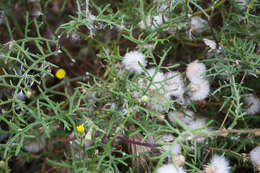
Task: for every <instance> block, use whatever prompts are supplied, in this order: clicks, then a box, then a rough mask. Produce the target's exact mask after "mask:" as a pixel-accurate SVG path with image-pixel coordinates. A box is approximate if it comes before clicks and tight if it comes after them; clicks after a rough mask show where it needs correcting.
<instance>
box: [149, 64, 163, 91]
mask: <svg viewBox="0 0 260 173" xmlns="http://www.w3.org/2000/svg"><path fill="white" fill-rule="evenodd" d="M147 72H148V75H149V77H151V78H152V77H153V75H154V74H155V72H156V71H155V69H154V68H151V69H148V70H147ZM163 80H164V74H163V73H162V72H159V71H158V72H157V73H156V74H155V76H154V78H153V80H152V83H153V84H152V85H151V86H150V89H152V90H154V89H160V88H162V87H163V85H164V84H163Z"/></svg>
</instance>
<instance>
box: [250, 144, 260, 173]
mask: <svg viewBox="0 0 260 173" xmlns="http://www.w3.org/2000/svg"><path fill="white" fill-rule="evenodd" d="M250 160H251V162H252V164H253V165H254V167H255V168H257V169H259V171H260V146H257V147H255V148H254V149H253V150H252V151H251V152H250Z"/></svg>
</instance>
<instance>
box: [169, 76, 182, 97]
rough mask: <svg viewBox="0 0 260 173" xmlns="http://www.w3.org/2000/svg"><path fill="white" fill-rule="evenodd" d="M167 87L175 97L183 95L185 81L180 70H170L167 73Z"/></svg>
mask: <svg viewBox="0 0 260 173" xmlns="http://www.w3.org/2000/svg"><path fill="white" fill-rule="evenodd" d="M165 79H166V81H165V88H166V90H167V94H168V95H170V96H175V97H180V98H182V97H183V94H184V82H183V79H182V77H181V75H180V73H179V72H168V73H166V75H165Z"/></svg>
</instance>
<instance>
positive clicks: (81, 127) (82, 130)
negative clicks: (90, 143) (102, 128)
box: [77, 124, 85, 133]
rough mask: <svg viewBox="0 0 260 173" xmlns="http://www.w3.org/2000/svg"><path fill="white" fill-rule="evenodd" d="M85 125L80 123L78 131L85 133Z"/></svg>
mask: <svg viewBox="0 0 260 173" xmlns="http://www.w3.org/2000/svg"><path fill="white" fill-rule="evenodd" d="M84 130H85V129H84V126H83V124H81V125H79V126H77V131H78V132H79V133H83V132H84Z"/></svg>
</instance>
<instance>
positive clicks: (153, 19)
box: [139, 14, 168, 30]
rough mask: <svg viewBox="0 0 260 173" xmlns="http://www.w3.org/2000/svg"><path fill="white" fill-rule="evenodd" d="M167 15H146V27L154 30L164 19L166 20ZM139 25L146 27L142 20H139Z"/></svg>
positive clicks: (142, 27)
mask: <svg viewBox="0 0 260 173" xmlns="http://www.w3.org/2000/svg"><path fill="white" fill-rule="evenodd" d="M167 20H168V19H167V17H165V16H163V15H162V14H158V15H156V16H151V15H149V16H147V18H146V25H147V26H148V27H151V29H152V30H155V29H156V28H158V27H159V26H160V25H162V24H163V22H164V21H167ZM139 27H140V28H141V29H146V26H145V22H144V21H141V22H140V23H139Z"/></svg>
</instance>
